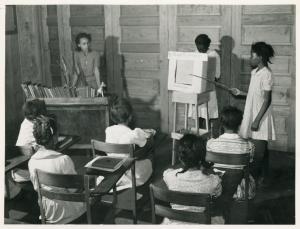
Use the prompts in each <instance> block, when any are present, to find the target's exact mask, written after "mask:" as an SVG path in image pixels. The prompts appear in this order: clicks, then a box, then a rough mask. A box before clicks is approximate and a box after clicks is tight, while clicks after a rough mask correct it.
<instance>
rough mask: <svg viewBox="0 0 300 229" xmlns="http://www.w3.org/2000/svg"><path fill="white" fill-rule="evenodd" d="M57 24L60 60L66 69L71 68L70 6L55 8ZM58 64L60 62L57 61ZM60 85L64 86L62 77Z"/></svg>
mask: <svg viewBox="0 0 300 229" xmlns="http://www.w3.org/2000/svg"><path fill="white" fill-rule="evenodd" d="M57 22H58V38H59V51H60V58H62V57H64V59H65V60H66V62H67V63H66V64H67V67H68V68H69V69H72V67H73V54H72V35H71V27H70V6H69V5H59V6H57ZM58 61H59V62H60V60H58ZM61 82H62V84H65V83H66V82H65V81H64V79H63V77H62V79H61Z"/></svg>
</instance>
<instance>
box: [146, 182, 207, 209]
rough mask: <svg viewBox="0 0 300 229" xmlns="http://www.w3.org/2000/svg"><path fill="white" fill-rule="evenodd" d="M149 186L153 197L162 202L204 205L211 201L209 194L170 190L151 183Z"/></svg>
mask: <svg viewBox="0 0 300 229" xmlns="http://www.w3.org/2000/svg"><path fill="white" fill-rule="evenodd" d="M151 186H152V189H153V195H154V198H155V199H158V200H161V201H164V202H168V203H174V204H181V205H187V206H197V207H206V206H208V204H209V203H210V201H211V196H210V195H209V194H205V193H186V192H178V191H170V190H167V189H162V188H159V187H157V186H155V185H152V184H151Z"/></svg>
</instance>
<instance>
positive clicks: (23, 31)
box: [17, 6, 45, 83]
mask: <svg viewBox="0 0 300 229" xmlns="http://www.w3.org/2000/svg"><path fill="white" fill-rule="evenodd" d="M39 22H40V21H39V20H38V11H37V6H18V7H17V23H18V39H19V50H20V52H19V53H20V66H21V74H22V79H23V80H31V81H33V82H36V83H45V82H44V76H43V74H44V73H43V70H42V67H41V66H42V56H41V46H40V30H39Z"/></svg>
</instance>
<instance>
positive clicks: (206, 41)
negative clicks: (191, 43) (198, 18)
mask: <svg viewBox="0 0 300 229" xmlns="http://www.w3.org/2000/svg"><path fill="white" fill-rule="evenodd" d="M210 42H211V40H210V38H209V37H208V36H207V34H200V35H198V36H197V37H196V39H195V44H196V46H198V45H200V44H202V45H205V46H206V47H207V48H208V47H209V46H210Z"/></svg>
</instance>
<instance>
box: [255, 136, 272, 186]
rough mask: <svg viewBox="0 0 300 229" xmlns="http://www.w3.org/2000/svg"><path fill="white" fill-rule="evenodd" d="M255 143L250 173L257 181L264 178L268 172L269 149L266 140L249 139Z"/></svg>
mask: <svg viewBox="0 0 300 229" xmlns="http://www.w3.org/2000/svg"><path fill="white" fill-rule="evenodd" d="M251 141H252V142H253V144H254V145H255V152H254V158H253V163H252V164H251V173H252V175H253V177H254V178H255V179H256V181H257V182H261V181H263V179H266V178H267V176H268V172H269V151H268V142H267V141H264V140H255V139H252V140H251Z"/></svg>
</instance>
